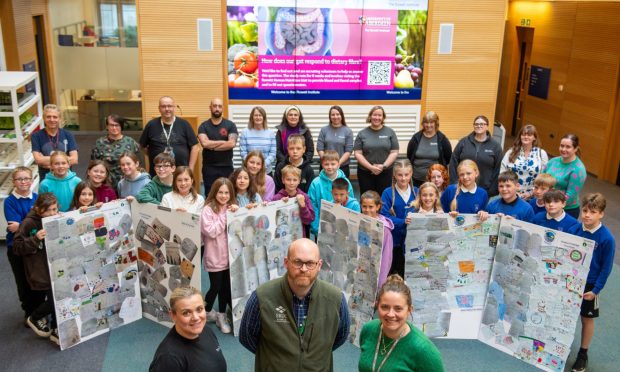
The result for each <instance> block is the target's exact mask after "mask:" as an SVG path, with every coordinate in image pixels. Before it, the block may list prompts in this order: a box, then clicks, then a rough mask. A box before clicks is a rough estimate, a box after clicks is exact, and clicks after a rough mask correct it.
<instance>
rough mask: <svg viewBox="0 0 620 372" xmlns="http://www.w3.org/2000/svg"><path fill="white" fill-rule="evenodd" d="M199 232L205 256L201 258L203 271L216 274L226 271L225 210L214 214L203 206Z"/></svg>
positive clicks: (208, 207) (226, 238)
mask: <svg viewBox="0 0 620 372" xmlns="http://www.w3.org/2000/svg"><path fill="white" fill-rule="evenodd" d="M200 232H201V235H202V243H203V244H204V246H205V254H204V256H203V257H202V264H203V266H204V269H205V270H207V271H209V272H218V271H223V270H226V269H228V237H227V235H226V208H222V210H221V211H220V213H215V212H214V211H213V209H211V207H210V206H208V205H207V206H205V207H204V209H203V210H202V216H201V217H200Z"/></svg>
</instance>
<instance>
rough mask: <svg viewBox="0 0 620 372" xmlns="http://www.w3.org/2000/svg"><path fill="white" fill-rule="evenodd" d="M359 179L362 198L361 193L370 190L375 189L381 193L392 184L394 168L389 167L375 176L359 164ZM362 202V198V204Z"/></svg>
mask: <svg viewBox="0 0 620 372" xmlns="http://www.w3.org/2000/svg"><path fill="white" fill-rule="evenodd" d="M357 180H358V182H359V184H360V198H361V195H362V194H363V193H364V192H366V191H368V190H374V191H376V192H377V193H378V194H379V195H381V194H382V193H383V190H385V189H387V188H388V187H390V186H392V168H388V169H386V170H384V171H383V172H381V173H379V174H378V175H376V176H375V175H374V174H372V173H371V172H369V171H368V170H366V169H365V168H362V167H361V166H359V167H357ZM361 202H362V201H361V200H360V204H361Z"/></svg>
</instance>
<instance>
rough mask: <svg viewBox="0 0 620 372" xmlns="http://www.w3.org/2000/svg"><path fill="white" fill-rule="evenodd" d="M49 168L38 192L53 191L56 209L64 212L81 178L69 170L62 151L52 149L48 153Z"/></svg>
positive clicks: (66, 159) (66, 157)
mask: <svg viewBox="0 0 620 372" xmlns="http://www.w3.org/2000/svg"><path fill="white" fill-rule="evenodd" d="M50 169H51V172H49V173H48V174H47V175H46V176H45V179H44V180H43V181H41V185H39V193H40V194H43V193H44V192H53V193H54V195H56V198H57V199H58V209H59V210H60V211H61V212H66V211H68V210H69V206H70V205H71V199H73V192H74V191H75V186H77V184H78V183H80V181H82V180H81V179H80V177H78V176H76V175H75V173H74V172H73V171H71V170H69V157H68V156H67V154H65V153H64V152H62V151H54V152H53V153H52V154H51V155H50Z"/></svg>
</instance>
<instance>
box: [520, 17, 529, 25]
mask: <svg viewBox="0 0 620 372" xmlns="http://www.w3.org/2000/svg"><path fill="white" fill-rule="evenodd" d="M531 23H532V20H531V19H529V18H521V26H529V25H530V24H531Z"/></svg>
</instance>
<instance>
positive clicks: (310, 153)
mask: <svg viewBox="0 0 620 372" xmlns="http://www.w3.org/2000/svg"><path fill="white" fill-rule="evenodd" d="M276 129H277V132H276V162H277V164H280V163H282V162H284V161H285V160H286V157H287V156H288V137H289V136H290V135H291V134H300V135H302V136H303V137H304V140H305V145H306V152H305V153H304V161H307V162H312V158H313V157H314V141H313V140H312V135H311V134H310V129H309V128H308V127H307V126H306V123H305V122H304V116H303V115H302V114H301V110H300V109H299V108H298V107H297V106H289V107H287V108H286V110H284V114H283V115H282V121H281V122H280V125H278V126H277V127H276Z"/></svg>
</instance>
